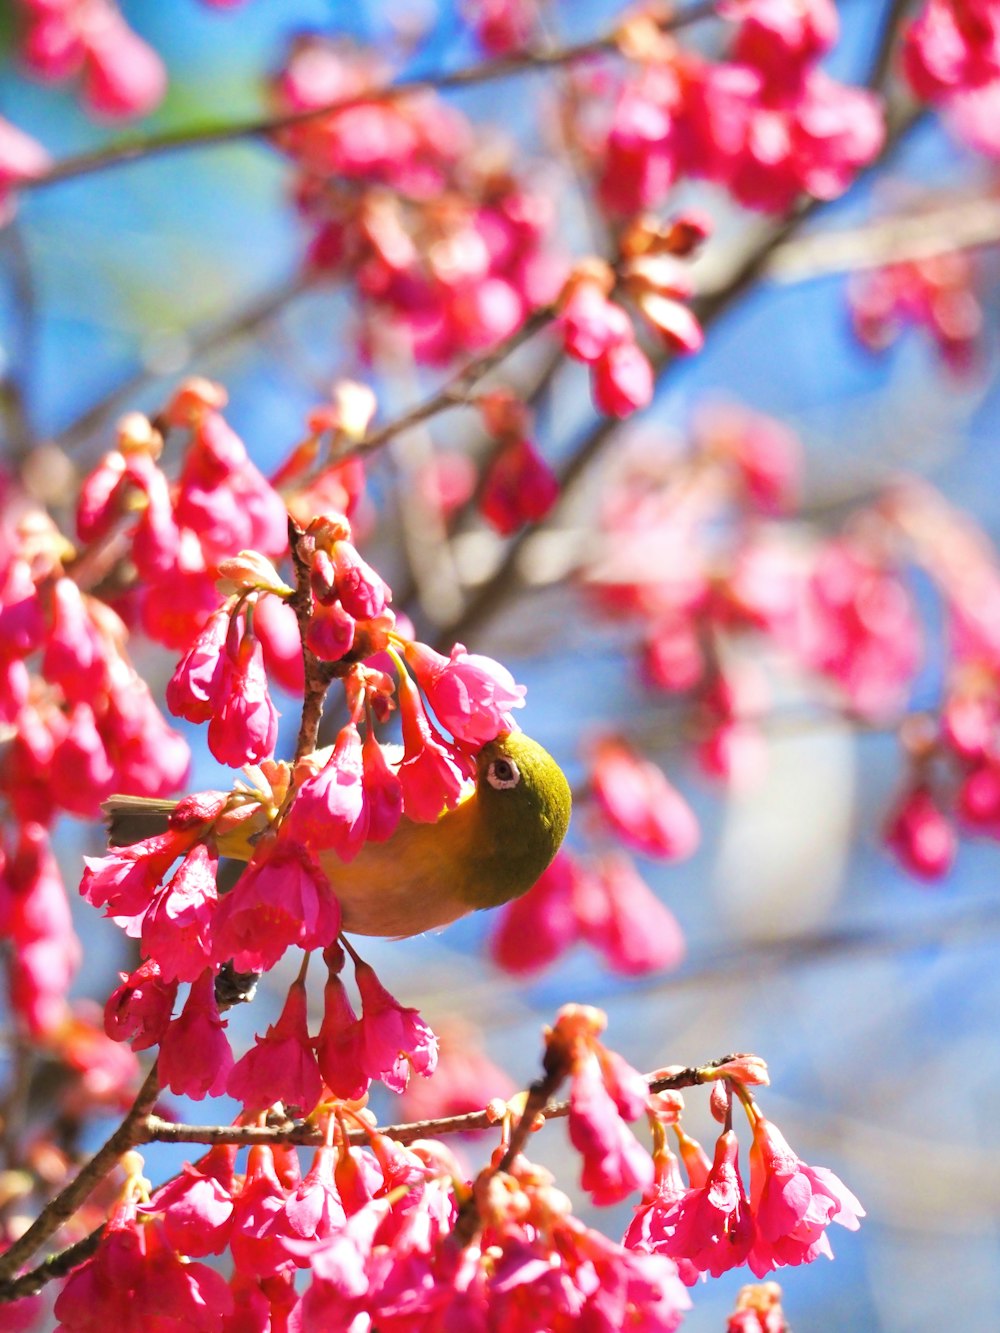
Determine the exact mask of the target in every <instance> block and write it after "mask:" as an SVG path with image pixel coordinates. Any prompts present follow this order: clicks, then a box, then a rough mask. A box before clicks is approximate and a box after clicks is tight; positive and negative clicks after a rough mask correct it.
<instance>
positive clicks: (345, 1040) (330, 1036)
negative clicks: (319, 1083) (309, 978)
mask: <svg viewBox="0 0 1000 1333" xmlns="http://www.w3.org/2000/svg"><path fill="white" fill-rule="evenodd" d="M316 1058H317V1060H318V1062H319V1070H320V1073H321V1074H322V1076H323V1082H324V1083H325V1084H326V1086H327V1087H328V1088H329V1089H330V1091H331V1092H332V1093H333V1095H334V1096H335V1097H343V1098H344V1099H345V1100H347V1101H356V1100H357V1099H358V1098H360V1097H363V1096H364V1095H365V1093H366V1092H367V1091H368V1087H369V1085H370V1083H371V1075H370V1074H369V1072H368V1069H367V1066H366V1063H365V1053H364V1032H363V1029H362V1027H361V1024H360V1022H359V1021H358V1016H357V1014H356V1013H355V1012H354V1009H353V1008H352V1006H351V1002H350V999H349V998H348V995H347V991H346V989H345V988H344V983H343V982H342V981H341V980H340V978H339V977H338V976H336V975H334V974H333V973H331V974H330V976H329V977H328V979H327V983H326V986H325V988H324V991H323V1022H322V1023H321V1025H320V1029H319V1034H318V1035H317V1037H316Z"/></svg>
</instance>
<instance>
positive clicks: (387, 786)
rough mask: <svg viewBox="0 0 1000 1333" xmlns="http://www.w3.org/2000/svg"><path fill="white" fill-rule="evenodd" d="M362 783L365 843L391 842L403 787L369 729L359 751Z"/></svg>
mask: <svg viewBox="0 0 1000 1333" xmlns="http://www.w3.org/2000/svg"><path fill="white" fill-rule="evenodd" d="M361 759H362V770H363V771H362V782H363V783H364V789H365V801H366V803H367V807H368V840H369V841H370V842H385V841H386V839H388V838H391V837H392V835H393V834H394V833H395V831H396V828H397V827H398V825H399V821H400V818H401V817H402V814H403V786H402V783H401V782H400V780H399V778H398V777H397V775H396V773H395V772H394V771H393V770H392V769H391V768H390V767H389V764H388V761H387V760H386V757H385V751H384V750H383V749H382V746H381V745H380V744H379V743H378V740H377V739H376V737H375V732H374V731H373V730H372V728H371V727H369V729H368V731H367V732H366V734H365V740H364V745H363V746H362V747H361Z"/></svg>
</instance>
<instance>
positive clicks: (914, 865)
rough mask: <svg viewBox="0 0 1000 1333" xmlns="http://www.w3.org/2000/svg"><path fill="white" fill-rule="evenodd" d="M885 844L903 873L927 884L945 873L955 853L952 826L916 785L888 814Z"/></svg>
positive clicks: (938, 806) (924, 787) (955, 845)
mask: <svg viewBox="0 0 1000 1333" xmlns="http://www.w3.org/2000/svg"><path fill="white" fill-rule="evenodd" d="M885 840H886V842H887V844H888V845H889V847H890V848H891V850H892V851H893V852H895V854H896V856H897V857H898V858H899V860H900V862H901V863H902V865H903V866H904V867H905V869H907V870H908V871H909V872H910V873H911V874H913V875H919V876H920V878H921V879H925V880H929V881H933V880H937V879H941V878H942V877H943V876H944V875H946V874H947V873H948V871H949V870H950V869H951V866H952V863H953V861H954V859H955V853H956V851H957V849H958V838H957V835H956V833H955V828H954V825H953V824H952V822H951V820H950V819H949V818H948V817H947V815H946V814H945V813H944V811H943V810H942V809H941V807H940V805H939V804H938V802H937V801H936V800H935V798H934V795H933V793H932V792H931V791H930V790H929V789H928V788H927V787H926V786H924V785H922V784H919V783H918V784H917V785H916V786H914V787H912V788H911V789H910V790H909V791H907V792H906V793H904V795H903V796H902V797H901V798H900V800H899V801H898V802H897V804H896V807H895V809H894V810H893V811H892V812H891V813H890V815H889V818H888V820H887V822H886V827H885Z"/></svg>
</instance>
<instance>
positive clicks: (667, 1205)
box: [622, 1143, 701, 1287]
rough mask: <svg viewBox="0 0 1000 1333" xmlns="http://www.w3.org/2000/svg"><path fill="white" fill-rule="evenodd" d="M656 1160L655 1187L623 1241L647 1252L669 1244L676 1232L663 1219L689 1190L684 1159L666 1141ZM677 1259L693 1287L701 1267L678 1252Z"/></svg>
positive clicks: (686, 1281) (680, 1271)
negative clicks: (682, 1173)
mask: <svg viewBox="0 0 1000 1333" xmlns="http://www.w3.org/2000/svg"><path fill="white" fill-rule="evenodd" d="M653 1164H654V1169H655V1181H654V1184H653V1188H652V1189H651V1190H647V1192H646V1194H645V1195H644V1197H643V1201H642V1203H641V1204H640V1205H639V1206H638V1208H636V1210H635V1213H634V1214H633V1216H632V1221H631V1222H630V1223H629V1225H628V1230H627V1231H626V1232H625V1236H624V1239H623V1241H622V1244H623V1245H625V1246H626V1248H627V1249H630V1250H643V1251H645V1252H646V1253H647V1254H657V1253H659V1252H661V1251H662V1250H663V1249H664V1247H665V1246H666V1244H667V1242H668V1241H669V1239H670V1235H671V1234H672V1233H671V1232H669V1231H668V1230H667V1229H666V1228H665V1227H664V1223H663V1219H664V1218H665V1217H666V1216H669V1215H670V1210H671V1208H672V1207H673V1205H674V1204H677V1203H679V1202H680V1201H681V1200H682V1199H683V1198H684V1197H685V1195H686V1194H687V1192H688V1187H687V1185H686V1184H685V1183H684V1177H683V1176H682V1175H681V1168H680V1162H679V1161H678V1160H677V1157H676V1156H675V1155H674V1153H672V1152H671V1151H670V1149H669V1147H667V1145H666V1143H664V1144H663V1146H662V1147H660V1148H658V1149H657V1150H656V1152H655V1153H654V1154H653ZM674 1263H675V1264H676V1265H677V1273H678V1276H679V1277H680V1279H681V1281H682V1282H683V1283H684V1284H685V1286H688V1287H693V1286H694V1284H695V1283H696V1282H698V1281H699V1280H700V1279H701V1272H700V1270H699V1269H698V1268H697V1267H696V1266H695V1265H694V1264H693V1263H692V1262H691V1260H690V1259H685V1258H683V1257H678V1256H674Z"/></svg>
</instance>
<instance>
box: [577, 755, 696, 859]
mask: <svg viewBox="0 0 1000 1333" xmlns="http://www.w3.org/2000/svg"><path fill="white" fill-rule="evenodd" d="M591 783H592V787H593V792H594V796H595V799H596V800H597V804H598V808H599V809H600V811H601V813H602V815H603V816H604V818H605V819H606V820H607V822H608V823H609V825H610V826H611V829H612V830H613V832H614V833H615V834H617V836H618V837H619V838H621V840H622V841H623V842H624V843H625V844H626V846H628V847H631V848H633V849H634V850H635V851H638V852H642V853H643V854H644V855H645V856H656V857H663V858H665V859H666V860H670V861H676V860H683V859H685V858H686V857H688V856H691V855H692V854H693V853H694V851H695V850H696V849H697V846H698V841H699V831H698V823H697V820H696V819H695V817H694V815H693V814H692V813H691V810H690V807H689V806H688V804H687V802H686V801H685V800H684V798H683V797H682V796H681V795H680V793H679V792H678V791H677V790H676V789H675V788H674V787H672V786H671V784H670V783H669V782H668V781H667V779H666V777H665V776H664V774H663V772H662V771H661V770H660V769H659V768H657V767H656V765H655V764H652V763H650V762H649V761H648V760H645V759H641V758H640V757H639V756H638V755H637V754H635V753H633V752H632V750H630V749H629V747H628V746H627V745H625V744H624V743H623V742H621V741H619V740H616V739H613V738H609V739H606V740H603V741H601V742H600V743H599V744H598V745H597V747H596V749H595V753H594V767H593V770H592V774H591Z"/></svg>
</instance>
